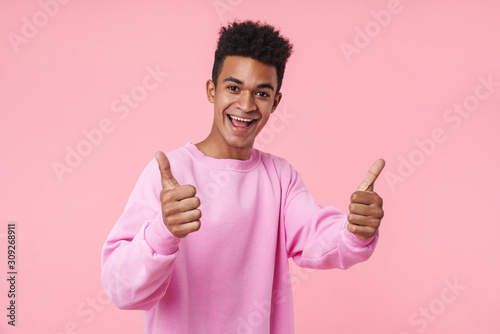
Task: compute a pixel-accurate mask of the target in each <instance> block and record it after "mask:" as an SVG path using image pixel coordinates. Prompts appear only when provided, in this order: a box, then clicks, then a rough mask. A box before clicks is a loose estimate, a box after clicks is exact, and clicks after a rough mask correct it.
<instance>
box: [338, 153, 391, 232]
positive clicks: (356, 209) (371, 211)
mask: <svg viewBox="0 0 500 334" xmlns="http://www.w3.org/2000/svg"><path fill="white" fill-rule="evenodd" d="M384 166H385V161H384V160H383V159H378V160H377V161H375V163H374V164H373V165H372V167H371V168H370V170H369V171H368V174H367V175H366V178H365V180H364V181H363V182H361V184H360V185H359V187H358V189H356V191H355V192H354V193H353V194H352V195H351V204H349V211H350V212H349V214H348V215H347V220H348V221H349V223H348V224H347V229H348V230H349V232H351V233H352V234H354V235H355V236H356V237H357V238H359V239H361V240H365V239H369V238H371V237H373V236H374V235H375V233H376V232H377V229H378V227H379V226H380V221H381V220H382V217H384V210H382V197H380V196H379V195H378V194H377V193H376V192H374V191H373V185H374V183H375V180H376V179H377V177H378V176H379V175H380V172H381V171H382V169H383V168H384Z"/></svg>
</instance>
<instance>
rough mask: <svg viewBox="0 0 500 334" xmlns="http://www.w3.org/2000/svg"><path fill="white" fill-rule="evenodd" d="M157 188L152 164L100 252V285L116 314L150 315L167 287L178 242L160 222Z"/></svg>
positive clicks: (155, 166)
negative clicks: (117, 310) (129, 311)
mask: <svg viewBox="0 0 500 334" xmlns="http://www.w3.org/2000/svg"><path fill="white" fill-rule="evenodd" d="M155 170H156V172H155ZM159 183H160V174H159V171H158V164H157V163H156V161H155V160H154V159H153V161H151V163H150V164H149V165H148V166H147V167H146V169H145V170H144V171H143V173H142V174H141V176H140V177H139V180H138V181H137V184H136V185H135V187H134V190H133V191H132V194H131V195H130V198H129V200H128V202H127V205H126V207H125V210H124V212H123V214H122V215H121V216H120V218H119V219H118V221H117V222H116V224H115V226H114V227H113V229H112V230H111V232H110V234H109V236H108V238H107V239H106V241H105V243H104V247H103V249H102V254H101V255H102V256H101V260H102V274H101V282H102V285H103V288H104V291H105V293H106V295H107V296H108V298H109V299H110V300H111V301H112V302H113V304H115V305H116V306H117V307H118V308H120V309H137V310H149V309H150V308H152V307H153V306H154V305H155V304H156V303H157V302H158V301H159V300H160V299H161V298H162V297H163V296H164V295H165V292H166V291H167V288H168V285H169V283H170V278H171V274H172V268H173V265H174V261H175V259H176V257H177V254H178V245H179V242H180V239H179V238H176V237H175V236H173V235H172V234H171V233H170V231H169V230H168V229H167V227H166V226H165V224H164V223H163V218H162V215H161V205H160V201H159V191H160V190H161V184H160V185H159V186H158V184H159Z"/></svg>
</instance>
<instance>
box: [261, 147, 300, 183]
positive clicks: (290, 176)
mask: <svg viewBox="0 0 500 334" xmlns="http://www.w3.org/2000/svg"><path fill="white" fill-rule="evenodd" d="M260 156H261V161H262V164H263V165H264V166H265V168H266V169H270V168H272V169H274V170H275V171H276V173H277V174H278V176H279V178H280V180H281V183H282V184H283V183H290V182H293V180H295V179H297V178H298V177H300V176H299V173H298V172H297V170H296V169H295V168H294V167H293V166H292V165H291V164H290V163H289V162H288V160H286V159H285V158H283V157H280V156H277V155H274V154H271V153H268V152H263V151H260Z"/></svg>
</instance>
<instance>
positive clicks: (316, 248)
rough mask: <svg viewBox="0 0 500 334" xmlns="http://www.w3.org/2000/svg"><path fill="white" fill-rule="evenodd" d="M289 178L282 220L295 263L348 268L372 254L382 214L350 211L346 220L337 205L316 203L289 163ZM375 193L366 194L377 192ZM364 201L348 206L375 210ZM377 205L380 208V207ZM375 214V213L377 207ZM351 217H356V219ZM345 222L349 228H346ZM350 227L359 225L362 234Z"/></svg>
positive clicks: (356, 209)
mask: <svg viewBox="0 0 500 334" xmlns="http://www.w3.org/2000/svg"><path fill="white" fill-rule="evenodd" d="M378 172H379V173H380V171H378ZM288 179H289V180H290V183H289V184H288V185H287V186H286V188H285V189H286V195H285V198H286V201H285V207H284V210H283V217H282V220H283V221H284V224H285V232H286V245H287V251H288V254H289V256H290V257H292V258H293V259H294V261H295V262H296V263H297V265H299V266H301V267H306V268H316V269H329V268H340V269H347V268H349V267H351V266H352V265H354V264H356V263H358V262H361V261H365V260H367V259H368V258H369V257H370V256H371V255H372V253H373V251H374V249H375V245H376V243H377V241H378V224H380V219H381V218H382V217H381V216H380V217H379V218H374V217H367V216H363V215H357V214H353V212H350V214H349V221H348V218H347V216H346V214H345V213H343V212H342V211H340V210H339V209H337V208H335V207H333V206H321V205H318V204H317V203H316V202H315V200H314V199H313V198H312V196H311V195H310V194H309V193H308V192H307V189H306V187H305V185H304V183H303V182H302V180H301V178H300V176H299V174H298V173H297V172H296V171H295V170H294V169H293V168H292V167H291V166H290V175H289V178H288ZM373 182H374V180H373V181H372V183H373ZM358 190H359V188H358ZM355 194H357V195H358V196H352V197H351V201H352V200H353V199H354V198H360V196H359V195H360V194H359V191H357V192H356V193H355ZM375 195H376V194H375ZM375 195H371V197H370V196H368V197H370V198H372V197H373V198H375V197H376V196H378V195H376V196H375ZM365 199H366V196H365V197H363V200H365ZM364 205H365V204H361V205H359V204H356V206H353V205H352V203H351V206H350V209H351V208H354V209H355V212H356V213H360V211H362V212H363V214H365V212H368V213H369V214H370V215H371V214H372V213H373V212H375V211H377V210H378V209H371V207H370V209H368V210H367V207H368V206H366V207H365V206H364ZM380 205H381V203H380ZM379 209H380V211H382V210H381V207H380V208H379ZM351 210H352V209H351ZM376 214H377V215H378V214H379V211H377V212H376ZM382 215H383V211H382ZM353 217H355V218H356V220H355V221H354V220H353ZM377 219H378V220H377ZM367 221H368V223H367ZM364 224H370V226H369V227H366V228H365V227H364V226H362V225H364ZM348 225H349V226H350V228H351V230H348ZM352 227H355V228H354V230H356V229H357V231H356V232H359V231H360V229H362V230H363V236H360V235H359V233H357V234H358V236H355V235H354V234H353V233H351V232H350V231H352ZM352 232H354V231H352ZM365 232H366V233H365ZM368 232H370V233H368ZM371 232H372V233H371ZM362 239H364V240H362Z"/></svg>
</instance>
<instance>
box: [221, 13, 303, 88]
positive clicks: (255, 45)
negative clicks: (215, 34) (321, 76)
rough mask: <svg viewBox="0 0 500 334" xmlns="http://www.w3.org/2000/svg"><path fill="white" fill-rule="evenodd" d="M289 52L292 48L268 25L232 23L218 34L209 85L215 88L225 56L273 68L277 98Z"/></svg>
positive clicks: (255, 22)
mask: <svg viewBox="0 0 500 334" xmlns="http://www.w3.org/2000/svg"><path fill="white" fill-rule="evenodd" d="M292 48H293V44H291V43H290V41H289V40H288V39H287V38H285V37H283V36H281V35H280V32H279V31H278V30H275V28H274V27H273V26H271V25H268V24H266V23H262V22H260V21H250V20H247V21H243V22H237V21H234V22H232V23H230V24H229V25H228V26H227V27H222V28H221V29H220V31H219V41H218V42H217V50H215V60H214V66H213V68H212V81H213V82H214V85H215V86H216V87H217V79H218V78H219V75H220V73H221V71H222V64H223V62H224V59H225V58H226V56H242V57H250V58H252V59H255V60H258V61H260V62H262V63H265V64H268V65H272V66H274V67H275V68H276V73H277V76H278V87H277V89H276V94H278V93H279V91H280V88H281V83H282V81H283V75H284V74H285V65H286V62H287V60H288V58H289V57H290V55H291V54H292Z"/></svg>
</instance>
